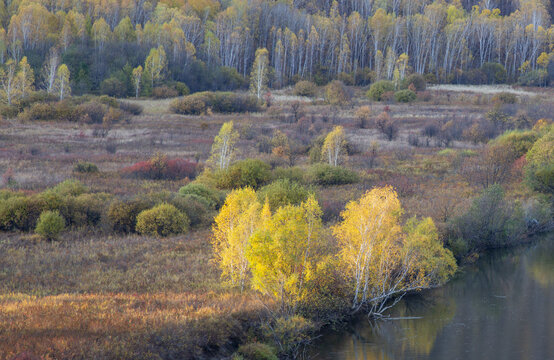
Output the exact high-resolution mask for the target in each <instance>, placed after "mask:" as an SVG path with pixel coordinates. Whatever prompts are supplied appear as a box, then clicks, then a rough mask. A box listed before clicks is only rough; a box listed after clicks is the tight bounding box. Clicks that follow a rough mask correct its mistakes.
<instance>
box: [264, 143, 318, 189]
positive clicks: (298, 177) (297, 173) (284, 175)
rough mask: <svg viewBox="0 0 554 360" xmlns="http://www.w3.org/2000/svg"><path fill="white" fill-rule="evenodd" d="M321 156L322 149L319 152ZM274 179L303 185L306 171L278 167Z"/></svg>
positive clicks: (274, 172)
mask: <svg viewBox="0 0 554 360" xmlns="http://www.w3.org/2000/svg"><path fill="white" fill-rule="evenodd" d="M319 153H320V154H321V149H320V150H319ZM273 179H276V180H278V179H287V180H290V181H294V182H297V183H302V182H303V181H304V170H302V169H301V168H299V167H297V166H293V167H288V168H285V167H278V168H275V169H274V170H273Z"/></svg>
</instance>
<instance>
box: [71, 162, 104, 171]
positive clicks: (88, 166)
mask: <svg viewBox="0 0 554 360" xmlns="http://www.w3.org/2000/svg"><path fill="white" fill-rule="evenodd" d="M73 171H75V172H78V173H96V172H98V166H96V165H95V164H93V163H90V162H86V161H79V162H78V163H77V164H75V166H73Z"/></svg>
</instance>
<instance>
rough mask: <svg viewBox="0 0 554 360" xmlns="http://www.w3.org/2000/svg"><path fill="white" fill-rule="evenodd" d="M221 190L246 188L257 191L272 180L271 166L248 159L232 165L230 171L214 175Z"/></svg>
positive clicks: (257, 160) (217, 172)
mask: <svg viewBox="0 0 554 360" xmlns="http://www.w3.org/2000/svg"><path fill="white" fill-rule="evenodd" d="M213 176H214V177H215V180H216V184H217V187H218V188H219V189H237V188H242V187H245V186H250V187H251V188H254V189H257V188H259V187H260V186H262V185H265V184H266V183H267V182H269V180H270V179H271V171H270V166H269V165H268V164H267V163H265V162H263V161H262V160H259V159H246V160H242V161H238V162H236V163H234V164H233V165H231V167H230V168H229V169H228V170H221V171H216V172H214V173H213Z"/></svg>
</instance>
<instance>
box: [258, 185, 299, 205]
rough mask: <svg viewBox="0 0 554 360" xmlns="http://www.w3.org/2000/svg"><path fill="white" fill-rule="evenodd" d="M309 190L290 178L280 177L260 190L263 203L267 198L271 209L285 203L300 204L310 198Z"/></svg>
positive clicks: (259, 194) (259, 195)
mask: <svg viewBox="0 0 554 360" xmlns="http://www.w3.org/2000/svg"><path fill="white" fill-rule="evenodd" d="M308 195H309V191H308V189H306V188H305V187H304V186H302V185H300V184H298V183H296V182H292V181H290V180H288V179H279V180H276V181H274V182H272V183H271V184H269V185H266V186H264V187H262V188H261V189H260V191H258V199H259V200H260V202H261V203H263V202H265V201H266V199H267V201H268V202H269V207H270V208H271V209H277V208H279V207H281V206H285V205H299V204H300V203H302V202H303V201H305V200H306V199H307V198H308Z"/></svg>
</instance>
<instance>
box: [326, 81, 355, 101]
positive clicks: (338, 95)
mask: <svg viewBox="0 0 554 360" xmlns="http://www.w3.org/2000/svg"><path fill="white" fill-rule="evenodd" d="M350 99H351V95H350V93H349V92H348V89H347V88H346V86H344V84H343V83H342V81H339V80H333V81H331V82H330V83H329V84H327V86H325V102H326V103H327V104H331V105H344V104H347V103H349V102H350Z"/></svg>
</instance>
